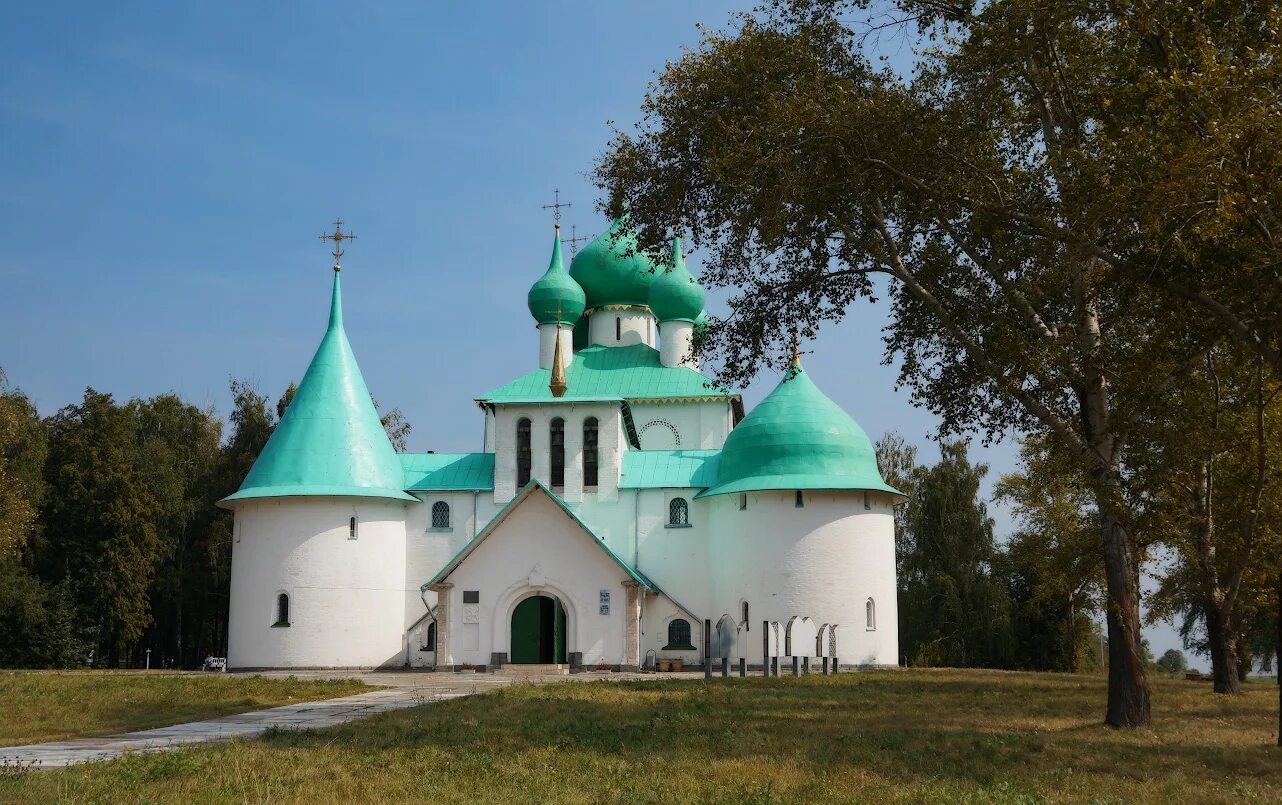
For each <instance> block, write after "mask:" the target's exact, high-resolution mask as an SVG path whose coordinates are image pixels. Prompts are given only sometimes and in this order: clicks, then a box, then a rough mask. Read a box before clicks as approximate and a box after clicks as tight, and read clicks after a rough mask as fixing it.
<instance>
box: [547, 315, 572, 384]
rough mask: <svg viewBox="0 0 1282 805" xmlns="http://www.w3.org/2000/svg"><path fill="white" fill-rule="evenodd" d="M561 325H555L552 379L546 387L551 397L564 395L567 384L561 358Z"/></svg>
mask: <svg viewBox="0 0 1282 805" xmlns="http://www.w3.org/2000/svg"><path fill="white" fill-rule="evenodd" d="M562 354H563V353H562V352H561V325H559V324H558V325H557V326H556V346H555V347H553V348H552V380H551V382H549V383H548V389H549V390H550V391H551V392H552V396H553V397H564V396H565V390H566V389H567V388H569V386H568V385H567V384H566V382H565V363H564V361H563V360H562V359H561V356H562Z"/></svg>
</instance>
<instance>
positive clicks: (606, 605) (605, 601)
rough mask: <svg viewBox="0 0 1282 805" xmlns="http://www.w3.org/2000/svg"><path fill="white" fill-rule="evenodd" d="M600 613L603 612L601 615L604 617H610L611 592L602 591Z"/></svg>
mask: <svg viewBox="0 0 1282 805" xmlns="http://www.w3.org/2000/svg"><path fill="white" fill-rule="evenodd" d="M600 612H601V614H602V615H609V614H610V591H609V590H602V591H601V608H600Z"/></svg>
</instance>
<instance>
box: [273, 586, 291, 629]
mask: <svg viewBox="0 0 1282 805" xmlns="http://www.w3.org/2000/svg"><path fill="white" fill-rule="evenodd" d="M282 602H283V603H284V606H281V604H282ZM289 610H290V605H289V593H287V592H285V591H284V590H279V591H277V593H276V598H275V599H274V601H273V612H274V613H275V614H274V617H273V618H272V628H273V629H288V628H289V625H290V620H289V617H290V615H291V614H292V613H291V612H290V611H289ZM282 616H284V617H282Z"/></svg>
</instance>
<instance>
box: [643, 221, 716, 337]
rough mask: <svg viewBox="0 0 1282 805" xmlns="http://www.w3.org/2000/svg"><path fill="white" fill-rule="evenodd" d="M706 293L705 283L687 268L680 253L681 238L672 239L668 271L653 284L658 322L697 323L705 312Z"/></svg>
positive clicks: (654, 305)
mask: <svg viewBox="0 0 1282 805" xmlns="http://www.w3.org/2000/svg"><path fill="white" fill-rule="evenodd" d="M704 298H705V294H704V291H703V286H702V285H700V284H699V283H698V281H696V280H695V278H694V275H693V274H691V273H690V269H688V268H686V261H685V257H683V256H682V254H681V238H679V237H677V238H673V239H672V259H671V260H669V261H668V268H667V271H665V272H663V273H662V274H660V275H659V276H658V277H657V278H656V279H655V281H654V284H653V285H651V286H650V310H651V311H653V312H654V317H655V318H656V319H658V320H659V321H688V322H691V323H694V322H695V321H697V320H698V318H699V315H700V314H702V313H703V302H704Z"/></svg>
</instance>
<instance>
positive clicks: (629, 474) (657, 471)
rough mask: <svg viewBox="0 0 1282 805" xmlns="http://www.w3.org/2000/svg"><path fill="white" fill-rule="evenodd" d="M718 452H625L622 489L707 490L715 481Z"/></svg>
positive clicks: (620, 480) (719, 452)
mask: <svg viewBox="0 0 1282 805" xmlns="http://www.w3.org/2000/svg"><path fill="white" fill-rule="evenodd" d="M720 456H721V451H720V450H627V451H625V452H624V453H623V472H622V475H621V477H620V478H619V488H621V489H669V488H674V487H676V488H687V489H707V488H708V487H710V486H713V485H715V484H716V482H717V465H718V464H719V463H720Z"/></svg>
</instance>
